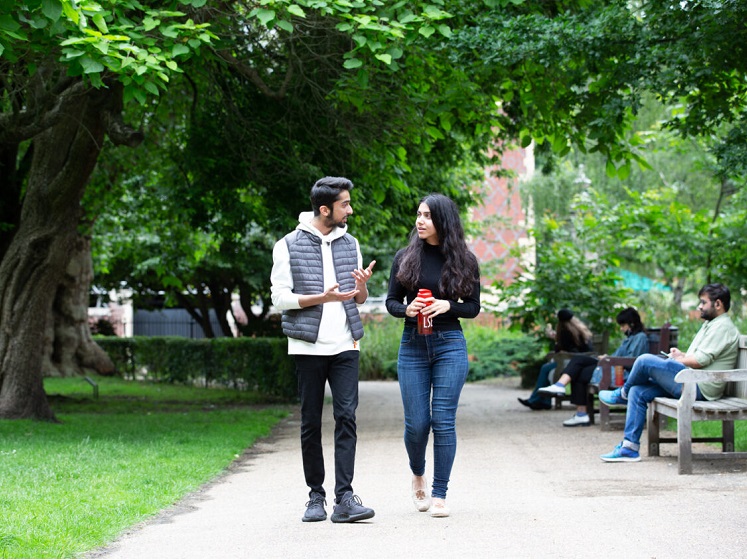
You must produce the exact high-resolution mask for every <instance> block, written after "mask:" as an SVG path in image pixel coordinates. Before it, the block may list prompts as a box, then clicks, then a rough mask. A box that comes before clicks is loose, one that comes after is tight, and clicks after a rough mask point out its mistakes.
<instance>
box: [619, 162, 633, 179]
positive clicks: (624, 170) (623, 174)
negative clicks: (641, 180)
mask: <svg viewBox="0 0 747 560" xmlns="http://www.w3.org/2000/svg"><path fill="white" fill-rule="evenodd" d="M617 176H618V177H619V178H620V179H621V180H623V181H624V180H625V179H627V178H628V177H630V160H629V159H628V160H625V163H623V164H622V165H621V166H620V168H619V169H618V170H617Z"/></svg>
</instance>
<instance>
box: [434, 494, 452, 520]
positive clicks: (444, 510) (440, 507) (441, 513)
mask: <svg viewBox="0 0 747 560" xmlns="http://www.w3.org/2000/svg"><path fill="white" fill-rule="evenodd" d="M430 512H431V517H449V514H450V513H451V511H450V510H449V506H447V505H446V500H444V499H443V498H433V500H432V503H431V509H430Z"/></svg>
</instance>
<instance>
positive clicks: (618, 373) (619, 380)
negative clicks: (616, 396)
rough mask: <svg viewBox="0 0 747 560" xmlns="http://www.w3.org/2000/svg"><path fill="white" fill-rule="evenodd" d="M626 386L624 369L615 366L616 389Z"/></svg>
mask: <svg viewBox="0 0 747 560" xmlns="http://www.w3.org/2000/svg"><path fill="white" fill-rule="evenodd" d="M623 385H625V380H624V374H623V367H622V366H615V387H622V386H623Z"/></svg>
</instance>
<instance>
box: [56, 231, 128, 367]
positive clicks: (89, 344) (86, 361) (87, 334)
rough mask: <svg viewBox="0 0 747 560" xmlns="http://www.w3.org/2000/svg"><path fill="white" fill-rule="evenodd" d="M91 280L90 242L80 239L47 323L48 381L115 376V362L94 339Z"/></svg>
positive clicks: (86, 238) (82, 237)
mask: <svg viewBox="0 0 747 560" xmlns="http://www.w3.org/2000/svg"><path fill="white" fill-rule="evenodd" d="M92 280H93V260H92V259H91V240H90V239H89V238H88V237H84V236H82V235H79V236H78V238H77V240H76V244H75V248H74V249H73V252H72V256H71V257H70V262H69V264H68V266H67V270H66V271H65V274H64V276H63V279H62V281H61V282H60V284H59V286H58V288H57V295H56V297H55V300H54V303H53V305H52V313H51V315H52V316H51V317H50V318H49V320H48V322H47V331H46V337H45V347H44V351H43V357H44V363H43V366H42V374H43V375H44V376H45V377H47V376H58V377H68V376H72V375H85V374H88V373H92V372H93V373H98V374H101V375H111V374H113V373H114V362H112V360H111V359H110V358H109V356H108V355H107V354H106V352H104V351H103V350H102V349H101V347H100V346H99V345H98V344H96V343H95V342H94V340H93V337H92V336H91V328H90V325H89V323H88V297H89V292H90V288H91V282H92Z"/></svg>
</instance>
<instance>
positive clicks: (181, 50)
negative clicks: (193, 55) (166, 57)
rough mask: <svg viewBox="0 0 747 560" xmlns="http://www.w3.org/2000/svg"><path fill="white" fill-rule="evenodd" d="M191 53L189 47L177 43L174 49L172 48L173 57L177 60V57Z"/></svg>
mask: <svg viewBox="0 0 747 560" xmlns="http://www.w3.org/2000/svg"><path fill="white" fill-rule="evenodd" d="M188 52H189V47H187V46H186V45H182V44H179V43H177V44H176V45H174V46H173V47H171V57H172V58H176V57H177V56H180V55H182V54H187V53H188Z"/></svg>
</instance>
